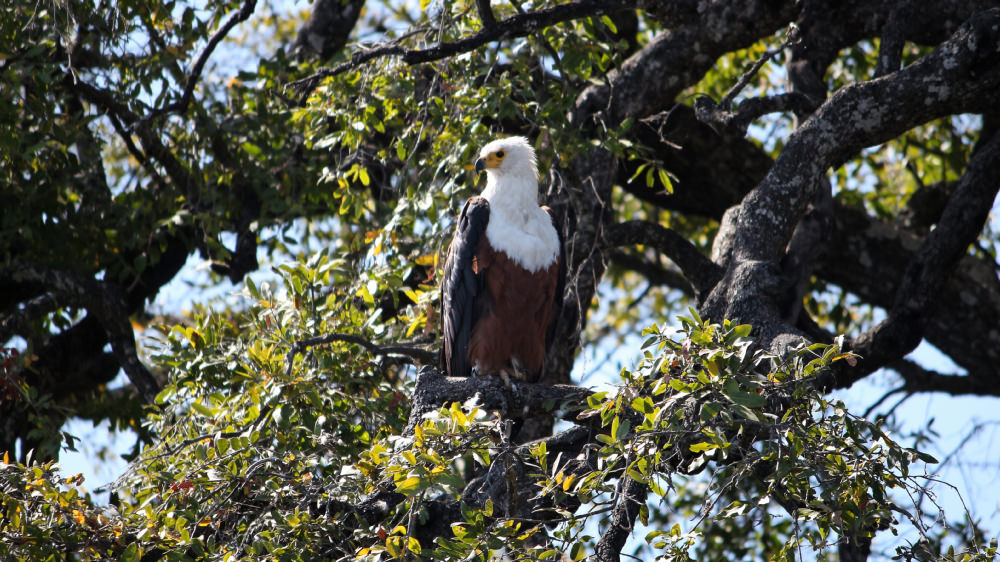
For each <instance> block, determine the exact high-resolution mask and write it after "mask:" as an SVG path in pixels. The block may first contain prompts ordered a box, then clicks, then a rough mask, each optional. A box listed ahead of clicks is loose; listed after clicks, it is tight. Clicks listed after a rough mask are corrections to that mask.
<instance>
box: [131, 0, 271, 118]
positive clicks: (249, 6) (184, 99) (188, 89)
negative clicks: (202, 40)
mask: <svg viewBox="0 0 1000 562" xmlns="http://www.w3.org/2000/svg"><path fill="white" fill-rule="evenodd" d="M256 7H257V0H244V1H243V5H242V6H240V9H239V11H237V12H236V13H235V14H233V15H232V16H230V17H229V19H228V20H226V23H224V24H223V25H222V27H220V28H219V30H218V31H216V32H215V33H214V34H213V35H212V37H211V38H209V40H208V44H206V45H205V48H204V49H202V51H201V54H200V55H198V59H197V60H196V61H195V63H194V66H193V67H192V68H191V73H190V74H188V78H187V82H186V83H185V84H184V91H183V93H182V94H181V97H180V99H179V100H177V101H175V102H174V103H171V104H168V105H166V106H164V107H161V108H160V109H157V110H155V111H153V112H152V113H150V114H149V115H147V116H146V117H143V118H142V119H141V120H140V121H139V125H142V124H144V123H146V122H149V121H152V120H154V119H157V118H159V117H163V116H164V115H167V114H169V113H184V112H185V111H186V110H187V108H188V106H189V105H191V100H192V99H193V97H194V88H195V86H197V85H198V81H199V80H201V73H202V71H203V70H204V69H205V63H207V62H208V58H209V57H210V56H212V52H213V51H215V48H216V47H217V46H218V45H219V43H220V42H221V41H222V40H223V39H224V38H225V37H226V35H228V34H229V32H230V31H232V29H233V28H234V27H236V25H237V24H239V23H240V22H243V21H246V19H247V18H249V17H250V14H252V13H253V11H254V8H256Z"/></svg>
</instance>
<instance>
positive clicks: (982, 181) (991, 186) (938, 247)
mask: <svg viewBox="0 0 1000 562" xmlns="http://www.w3.org/2000/svg"><path fill="white" fill-rule="evenodd" d="M997 161H1000V134H997V133H994V134H993V136H992V138H991V139H990V140H989V141H987V142H986V143H985V144H983V145H981V146H980V148H979V149H977V150H976V152H975V154H973V156H972V158H971V159H970V160H969V165H968V168H967V169H966V171H965V174H964V175H963V176H962V178H961V179H960V180H959V182H958V185H957V186H956V188H955V193H954V195H952V197H951V198H950V199H949V201H948V204H947V205H946V206H945V208H944V213H943V214H942V215H941V219H940V220H939V221H938V225H937V228H935V229H934V230H932V231H931V232H930V234H928V235H927V237H926V238H925V239H924V241H923V243H922V244H921V245H920V248H919V250H917V251H916V252H915V253H914V254H913V257H912V258H911V260H910V263H909V264H908V265H907V268H906V272H905V273H904V274H903V278H902V280H901V281H900V284H899V286H898V288H897V289H896V297H895V300H894V302H893V304H892V308H890V309H889V311H888V316H887V317H886V319H885V320H883V321H882V322H880V323H879V324H878V325H877V326H875V327H873V328H872V329H871V330H869V331H868V332H866V333H864V334H862V335H861V336H860V337H858V338H857V339H856V340H855V342H854V351H855V352H856V353H858V354H859V355H861V357H862V361H861V365H859V367H858V368H857V369H852V370H851V372H850V374H849V375H847V374H845V378H843V379H841V380H839V381H838V384H850V383H851V382H852V381H851V379H852V378H854V377H858V376H862V375H863V374H866V373H870V372H872V371H874V370H876V369H878V368H880V367H882V366H884V365H886V364H887V363H889V362H891V361H894V360H896V359H898V358H901V357H902V356H903V355H905V354H907V353H909V352H910V350H912V349H913V348H914V347H916V346H917V344H919V343H920V339H921V338H922V337H923V332H924V326H925V325H926V322H927V320H928V316H929V313H930V312H929V311H930V310H931V304H932V302H933V301H934V300H935V299H936V297H937V296H938V295H939V293H940V291H941V288H942V286H943V285H944V283H945V281H946V280H947V279H948V278H949V277H950V276H951V275H952V274H953V271H954V268H955V266H956V265H957V263H958V261H959V259H961V257H962V256H963V255H964V254H965V252H966V250H967V249H968V248H969V246H970V245H971V244H972V243H973V242H974V241H975V240H976V238H978V236H979V233H980V232H981V231H982V229H983V225H984V224H985V222H986V219H987V217H988V216H989V211H990V209H991V208H992V206H993V200H994V199H995V198H996V194H997V190H998V189H1000V168H998V167H997V165H996V163H997Z"/></svg>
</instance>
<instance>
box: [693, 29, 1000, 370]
mask: <svg viewBox="0 0 1000 562" xmlns="http://www.w3.org/2000/svg"><path fill="white" fill-rule="evenodd" d="M998 102H1000V9H992V10H988V11H985V12H981V13H979V14H977V15H976V16H974V17H973V18H971V19H970V20H969V21H968V22H967V23H966V24H964V25H963V26H962V27H961V28H960V29H959V30H958V31H957V32H956V33H955V34H954V35H953V36H952V38H951V39H950V40H948V41H947V42H945V43H944V44H942V45H941V46H940V47H938V48H937V49H936V50H935V51H933V52H932V53H931V54H929V55H927V56H925V57H924V58H922V59H921V60H919V61H917V62H916V63H914V64H912V65H910V66H908V67H906V68H904V69H903V70H900V71H899V72H896V73H893V74H891V75H889V76H886V77H884V78H880V79H877V80H872V81H870V82H864V83H861V84H855V85H852V86H847V87H845V88H842V89H841V90H840V91H838V92H837V93H836V94H835V95H834V96H833V97H831V98H830V99H829V100H828V101H827V102H826V103H825V104H824V105H823V106H822V107H821V108H820V109H819V110H818V111H817V113H816V114H814V115H813V116H812V117H811V118H810V119H809V120H808V121H807V122H806V123H804V124H803V125H802V126H801V127H800V128H799V129H798V130H797V131H796V133H795V134H794V135H793V136H792V137H791V139H790V141H789V143H788V145H787V146H786V147H785V150H784V151H783V152H782V154H781V156H780V157H779V158H778V160H777V162H776V163H775V165H774V167H773V168H772V169H771V171H770V172H769V173H768V175H767V177H766V178H765V179H764V181H763V182H761V184H760V186H758V187H757V189H755V190H754V191H752V192H751V193H750V194H749V195H747V197H746V198H745V199H744V200H743V203H742V204H741V206H740V211H739V213H738V215H737V216H736V217H735V220H734V221H733V222H732V224H731V225H729V227H731V228H732V229H733V232H732V233H731V234H732V240H733V247H732V251H731V252H728V253H726V255H727V261H728V262H729V263H728V271H727V276H726V279H725V281H724V282H723V283H720V284H719V285H717V286H716V288H715V289H714V290H713V292H712V294H710V295H709V298H708V299H707V300H706V303H705V304H704V306H703V307H702V308H703V312H704V313H705V315H706V316H708V317H710V318H717V319H722V318H731V319H734V320H738V321H741V322H748V323H751V324H754V326H755V327H756V328H758V329H760V330H761V335H764V336H765V337H764V339H763V340H762V342H761V343H762V344H763V345H765V346H769V347H770V346H771V344H772V338H774V337H776V336H778V335H779V334H787V335H788V336H789V337H792V338H793V339H794V337H797V335H796V332H795V330H794V329H792V328H791V327H790V326H788V325H787V323H786V322H783V321H780V318H781V315H780V314H779V312H778V311H776V310H767V308H766V306H774V304H771V303H768V300H764V301H762V302H760V303H756V304H754V303H747V302H746V301H745V299H742V298H737V297H741V295H739V294H738V293H747V292H748V291H747V287H748V284H749V286H759V289H758V290H757V292H758V294H760V295H761V296H764V295H767V294H768V293H769V292H771V291H773V290H774V289H775V288H777V285H776V284H775V283H774V279H773V273H774V271H773V268H771V267H768V266H767V265H766V264H768V263H771V264H773V263H775V262H776V261H777V260H779V259H780V258H781V256H782V255H783V254H784V252H785V250H786V248H787V246H788V242H789V240H790V238H791V236H792V233H793V232H794V230H795V228H796V227H797V226H798V224H799V222H800V220H801V217H802V215H803V213H804V212H805V209H806V206H807V204H808V203H809V202H810V201H811V200H813V199H814V192H813V190H814V189H815V187H816V185H817V180H818V179H819V178H821V177H822V175H823V174H824V173H825V172H826V170H827V168H829V167H830V166H836V165H839V163H840V162H841V161H842V160H843V159H844V158H845V157H847V156H849V155H851V154H854V153H856V152H857V151H858V150H860V149H861V148H863V147H866V146H871V145H873V144H878V143H881V142H884V141H886V140H889V139H891V138H894V137H895V136H897V135H899V134H900V133H901V132H903V131H905V130H907V129H909V128H912V127H914V126H916V125H919V124H922V123H925V122H927V121H929V120H931V119H933V118H936V117H939V116H942V115H948V114H953V113H961V112H963V111H976V110H977V109H979V108H982V107H990V106H991V104H996V103H998ZM721 235H722V233H720V236H721ZM734 283H737V284H734ZM750 292H753V291H750ZM741 301H742V303H741ZM748 304H749V305H750V306H746V305H748ZM776 321H777V323H774V322H776ZM787 343H793V342H785V341H783V342H782V345H784V344H787ZM774 350H775V351H777V350H776V349H774Z"/></svg>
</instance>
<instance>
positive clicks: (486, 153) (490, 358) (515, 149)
mask: <svg viewBox="0 0 1000 562" xmlns="http://www.w3.org/2000/svg"><path fill="white" fill-rule="evenodd" d="M484 170H485V171H486V176H487V181H486V188H485V189H484V190H483V192H482V195H481V196H478V197H472V198H471V199H469V200H468V201H467V202H466V203H465V206H464V207H463V208H462V214H461V215H460V216H459V218H458V225H457V226H456V228H455V235H454V238H453V239H452V241H451V247H450V248H449V249H448V258H447V260H446V261H445V266H444V277H443V278H442V280H441V303H442V314H441V316H442V319H443V324H444V326H443V327H444V347H443V349H442V352H441V363H442V368H443V369H444V370H445V372H446V373H447V374H448V375H449V376H457V377H467V376H470V375H472V374H473V373H475V374H479V375H489V374H499V375H500V376H502V377H504V379H505V380H508V381H509V380H510V379H515V380H520V381H527V382H535V381H537V380H538V377H539V376H540V375H541V371H542V365H543V363H544V362H545V354H546V351H547V349H548V345H549V343H550V339H551V335H552V330H551V328H552V326H553V324H554V322H555V318H556V315H557V311H558V306H559V302H560V301H561V298H562V277H563V272H562V270H563V268H564V265H563V256H562V244H561V241H560V238H559V234H558V232H557V231H556V227H555V218H554V217H553V216H552V213H551V211H550V210H549V209H548V208H547V207H539V205H538V167H537V164H536V162H535V151H534V149H532V147H531V145H530V144H528V140H527V139H526V138H524V137H510V138H505V139H500V140H496V141H493V142H491V143H489V144H487V145H486V146H484V147H483V149H482V150H481V151H480V154H479V158H478V159H477V160H476V171H477V172H482V171H484Z"/></svg>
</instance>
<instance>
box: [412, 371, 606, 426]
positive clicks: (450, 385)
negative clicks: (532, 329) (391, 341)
mask: <svg viewBox="0 0 1000 562" xmlns="http://www.w3.org/2000/svg"><path fill="white" fill-rule="evenodd" d="M592 393H593V392H592V391H590V390H588V389H586V388H582V387H579V386H575V385H561V384H556V385H552V384H545V383H524V382H517V383H510V384H507V383H505V382H504V381H503V379H501V378H500V377H497V376H475V377H446V376H444V375H443V374H442V373H441V372H440V371H438V370H437V369H434V368H433V367H424V368H422V369H421V370H420V374H419V376H418V377H417V385H416V388H415V389H414V391H413V406H412V409H411V412H410V420H409V423H408V424H407V429H406V431H405V433H409V432H412V431H413V428H414V427H415V426H416V425H417V424H418V423H420V420H421V417H422V416H423V415H424V414H425V413H427V412H430V411H433V410H435V409H437V408H439V407H441V406H442V405H444V404H448V403H451V402H458V403H465V402H468V401H469V400H471V399H475V401H476V405H477V406H478V407H479V408H483V409H485V410H491V411H497V412H499V413H500V415H501V416H502V417H505V418H528V417H531V416H534V415H539V414H550V413H552V412H553V410H555V409H558V408H562V407H563V406H564V405H568V406H569V410H568V411H567V412H566V414H565V415H566V417H567V418H569V419H573V418H574V417H575V414H576V412H578V411H579V410H581V409H582V408H583V407H584V405H586V403H587V397H588V396H590V395H591V394H592Z"/></svg>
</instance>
